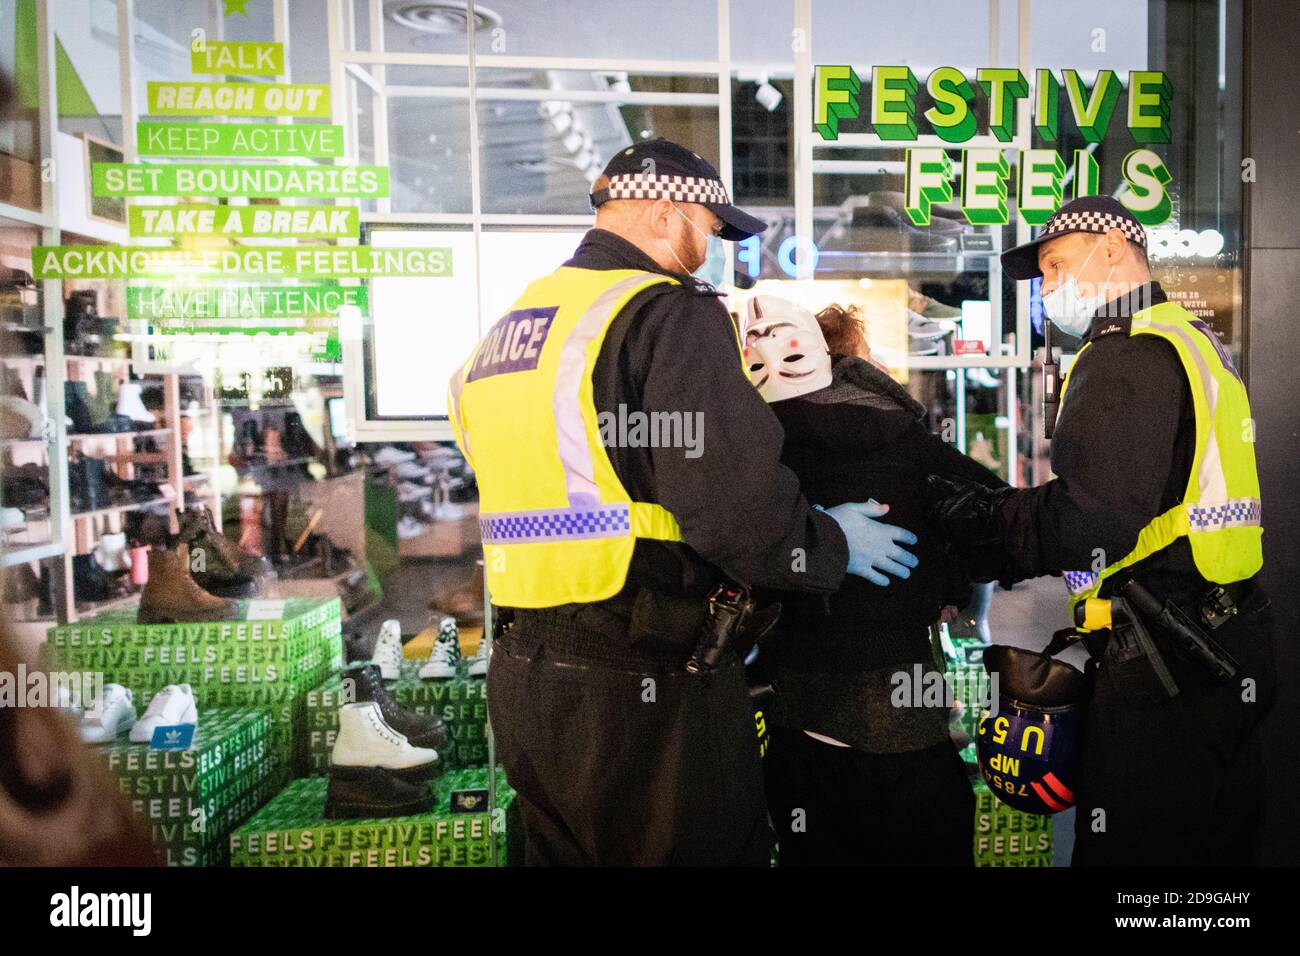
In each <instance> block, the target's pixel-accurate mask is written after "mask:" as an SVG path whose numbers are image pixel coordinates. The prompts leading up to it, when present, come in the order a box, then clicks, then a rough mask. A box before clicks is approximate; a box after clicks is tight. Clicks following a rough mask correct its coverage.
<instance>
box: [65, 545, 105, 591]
mask: <svg viewBox="0 0 1300 956" xmlns="http://www.w3.org/2000/svg"><path fill="white" fill-rule="evenodd" d="M72 594H73V596H74V597H75V598H76V599H77V600H78V601H103V600H105V599H106V598H107V597H108V594H109V587H108V572H107V571H105V570H104V569H103V568H102V567H101V566H100V564H99V561H98V560H97V559H96V558H95V556H94V555H93V554H74V555H73V556H72Z"/></svg>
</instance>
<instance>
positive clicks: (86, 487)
mask: <svg viewBox="0 0 1300 956" xmlns="http://www.w3.org/2000/svg"><path fill="white" fill-rule="evenodd" d="M106 474H107V470H106V465H105V462H104V459H102V458H94V457H92V456H90V455H80V456H78V457H77V458H75V459H69V460H68V499H69V504H70V505H71V506H72V510H73V511H74V512H83V511H97V510H99V509H100V508H107V507H108V506H109V505H110V504H112V501H111V500H110V499H109V495H108V481H107V478H106V477H105V476H106Z"/></svg>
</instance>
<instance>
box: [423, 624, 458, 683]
mask: <svg viewBox="0 0 1300 956" xmlns="http://www.w3.org/2000/svg"><path fill="white" fill-rule="evenodd" d="M459 664H460V631H459V630H457V629H456V619H455V618H454V617H452V616H450V615H447V616H446V617H444V618H443V619H442V620H441V621H439V622H438V639H437V640H436V641H434V642H433V652H432V653H431V654H430V655H429V660H428V661H427V662H425V664H424V665H423V666H422V667H421V668H420V676H421V677H422V678H433V679H435V680H446V679H447V678H449V677H455V676H456V671H457V670H458V669H459V668H458V665H459Z"/></svg>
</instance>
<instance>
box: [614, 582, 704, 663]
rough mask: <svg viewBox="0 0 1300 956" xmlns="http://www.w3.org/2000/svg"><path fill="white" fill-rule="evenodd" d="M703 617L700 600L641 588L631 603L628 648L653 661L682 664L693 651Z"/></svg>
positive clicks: (702, 605) (702, 602)
mask: <svg viewBox="0 0 1300 956" xmlns="http://www.w3.org/2000/svg"><path fill="white" fill-rule="evenodd" d="M706 613H707V606H706V604H705V602H704V598H701V597H685V596H677V595H672V594H664V593H663V592H662V591H656V590H654V589H652V588H642V589H641V590H640V591H639V592H638V593H637V596H636V599H635V600H634V601H633V603H632V619H631V621H630V623H629V627H628V633H629V637H630V638H631V646H632V648H633V649H634V650H638V651H643V652H645V653H646V654H649V655H652V656H654V657H672V658H674V659H678V660H681V661H685V660H686V659H687V658H688V657H690V656H691V652H692V651H694V650H695V644H696V641H698V640H699V636H700V627H701V626H702V625H703V623H704V617H705V614H706Z"/></svg>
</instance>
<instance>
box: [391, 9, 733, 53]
mask: <svg viewBox="0 0 1300 956" xmlns="http://www.w3.org/2000/svg"><path fill="white" fill-rule="evenodd" d="M474 12H475V16H476V18H477V19H476V23H475V38H476V39H475V43H476V49H477V51H478V53H480V54H501V55H505V56H554V57H592V56H598V57H600V58H601V59H615V58H622V59H654V60H710V61H711V60H715V59H717V55H718V35H717V17H716V6H715V5H714V4H713V3H711V2H705V3H702V2H700V0H660V2H657V3H656V4H655V5H654V6H653V8H650V7H646V6H643V5H637V4H625V3H601V2H596V0H550V2H547V3H533V2H519V0H513V2H511V0H504V2H502V0H497V2H494V0H488V2H487V3H478V2H475V4H474ZM647 18H653V24H654V28H653V29H647ZM466 27H467V24H466V13H465V9H464V5H463V4H462V5H461V8H460V9H457V8H456V6H454V5H452V4H445V3H418V2H401V0H397V2H389V3H386V4H385V5H384V49H385V50H392V51H401V52H407V53H410V52H420V53H461V52H464V51H465V38H466V32H467V30H466Z"/></svg>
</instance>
